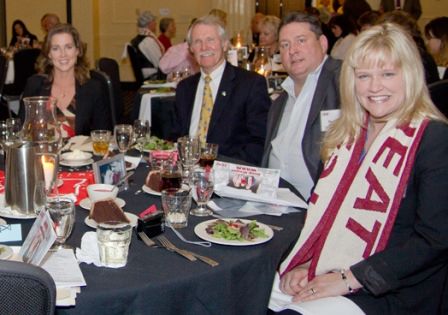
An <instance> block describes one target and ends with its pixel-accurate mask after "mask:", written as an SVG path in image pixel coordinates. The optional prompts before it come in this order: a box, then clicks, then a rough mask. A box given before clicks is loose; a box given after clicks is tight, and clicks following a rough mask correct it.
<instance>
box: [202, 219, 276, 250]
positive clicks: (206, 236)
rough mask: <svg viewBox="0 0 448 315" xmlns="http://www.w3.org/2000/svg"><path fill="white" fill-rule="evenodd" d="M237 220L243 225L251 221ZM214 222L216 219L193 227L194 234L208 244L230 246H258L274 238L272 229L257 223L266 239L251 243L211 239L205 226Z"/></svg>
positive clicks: (255, 240)
mask: <svg viewBox="0 0 448 315" xmlns="http://www.w3.org/2000/svg"><path fill="white" fill-rule="evenodd" d="M220 220H225V221H230V220H233V221H235V220H238V219H220ZM239 220H240V221H242V222H243V223H249V222H250V221H252V220H244V219H239ZM214 221H216V219H212V220H208V221H204V222H201V223H199V224H198V225H196V226H195V227H194V233H195V234H196V235H197V236H199V237H200V238H202V239H203V240H205V241H209V242H212V243H215V244H221V245H230V246H251V245H258V244H262V243H266V242H267V241H269V240H270V239H271V238H272V237H273V236H274V231H272V229H271V228H270V227H269V226H267V225H266V224H263V223H260V222H258V221H257V224H258V226H259V228H261V229H263V230H264V232H265V233H266V235H267V236H268V237H266V238H261V237H258V238H256V239H254V240H252V241H246V240H244V241H237V240H225V239H223V238H216V237H213V236H212V235H211V234H208V233H207V231H206V228H207V226H208V225H209V224H210V223H212V222H214Z"/></svg>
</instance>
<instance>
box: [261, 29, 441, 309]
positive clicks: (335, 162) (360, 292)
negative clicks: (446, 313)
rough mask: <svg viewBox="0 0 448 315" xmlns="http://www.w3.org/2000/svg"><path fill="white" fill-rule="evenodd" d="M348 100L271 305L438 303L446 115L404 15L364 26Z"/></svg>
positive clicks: (345, 88) (348, 74) (347, 69)
mask: <svg viewBox="0 0 448 315" xmlns="http://www.w3.org/2000/svg"><path fill="white" fill-rule="evenodd" d="M341 111H342V114H341V117H340V118H339V120H337V121H336V122H335V123H334V124H333V125H332V126H331V127H330V129H329V131H328V132H327V134H326V136H325V138H324V142H323V147H322V158H323V161H324V162H325V165H324V168H323V171H322V173H321V176H320V179H319V181H318V183H317V185H316V187H315V189H314V192H313V193H312V195H311V197H310V204H309V209H308V212H307V218H306V222H305V225H304V228H303V230H302V232H301V234H300V237H299V239H298V241H297V243H296V244H295V246H294V247H293V249H292V251H291V252H290V253H289V255H288V257H287V258H286V259H285V260H284V261H283V262H282V264H281V265H280V268H279V273H278V274H277V275H276V278H275V282H274V286H273V291H272V295H271V300H270V305H269V307H270V308H271V309H272V310H274V311H276V312H279V311H282V310H285V309H286V310H285V311H283V312H281V314H287V313H291V314H296V312H300V313H302V314H437V313H439V312H440V304H441V303H442V301H443V299H442V294H443V293H442V292H443V289H444V285H445V282H446V279H447V270H448V194H447V191H446V189H447V187H448V159H447V156H448V125H447V121H446V118H445V117H444V116H442V114H441V113H440V112H439V111H438V110H437V109H436V108H435V106H434V105H433V103H432V102H431V100H430V97H429V95H428V91H427V88H426V85H425V80H424V71H423V66H422V63H421V59H420V55H419V52H418V50H417V47H416V46H415V43H414V41H413V40H412V38H410V37H409V35H407V34H406V32H405V31H403V30H402V29H401V28H400V27H399V26H397V25H395V24H391V23H384V24H382V25H378V26H375V27H372V28H371V29H369V30H366V31H364V32H362V33H361V34H360V35H358V37H357V39H356V41H355V42H354V44H353V46H352V47H351V49H350V50H349V53H348V55H347V57H346V59H345V61H344V63H343V66H342V70H341ZM292 310H294V311H292Z"/></svg>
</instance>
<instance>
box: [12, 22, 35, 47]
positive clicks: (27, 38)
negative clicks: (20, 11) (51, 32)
mask: <svg viewBox="0 0 448 315" xmlns="http://www.w3.org/2000/svg"><path fill="white" fill-rule="evenodd" d="M37 45H38V41H37V36H36V35H34V34H31V33H30V31H29V30H28V28H27V27H26V25H25V23H23V21H22V20H15V21H14V22H13V23H12V36H11V41H10V42H9V46H10V47H16V48H17V47H22V48H30V47H36V46H37Z"/></svg>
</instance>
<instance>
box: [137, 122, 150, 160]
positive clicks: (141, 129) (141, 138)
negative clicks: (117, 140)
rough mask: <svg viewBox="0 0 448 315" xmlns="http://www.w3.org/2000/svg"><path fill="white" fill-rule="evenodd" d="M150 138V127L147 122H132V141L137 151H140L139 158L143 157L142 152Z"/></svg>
mask: <svg viewBox="0 0 448 315" xmlns="http://www.w3.org/2000/svg"><path fill="white" fill-rule="evenodd" d="M150 137H151V127H150V126H149V121H148V120H140V119H137V120H135V121H134V141H135V143H136V147H137V150H139V151H140V158H141V157H143V150H144V148H145V145H146V144H147V143H148V142H149V140H150Z"/></svg>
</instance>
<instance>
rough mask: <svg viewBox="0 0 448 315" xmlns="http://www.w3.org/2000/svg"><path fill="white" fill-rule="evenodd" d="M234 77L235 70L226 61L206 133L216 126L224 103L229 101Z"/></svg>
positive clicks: (224, 105)
mask: <svg viewBox="0 0 448 315" xmlns="http://www.w3.org/2000/svg"><path fill="white" fill-rule="evenodd" d="M234 78H235V70H234V69H233V67H232V66H231V65H230V64H229V63H227V62H226V67H225V68H224V72H223V74H222V78H221V82H220V84H219V88H218V93H217V94H216V99H215V104H214V105H213V112H212V117H211V120H210V126H209V128H208V134H210V130H213V128H214V127H215V126H216V124H217V122H218V121H219V118H220V116H221V114H222V113H223V111H224V109H225V107H226V104H227V103H228V102H229V99H230V98H231V96H232V95H231V94H232V92H233V86H234Z"/></svg>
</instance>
